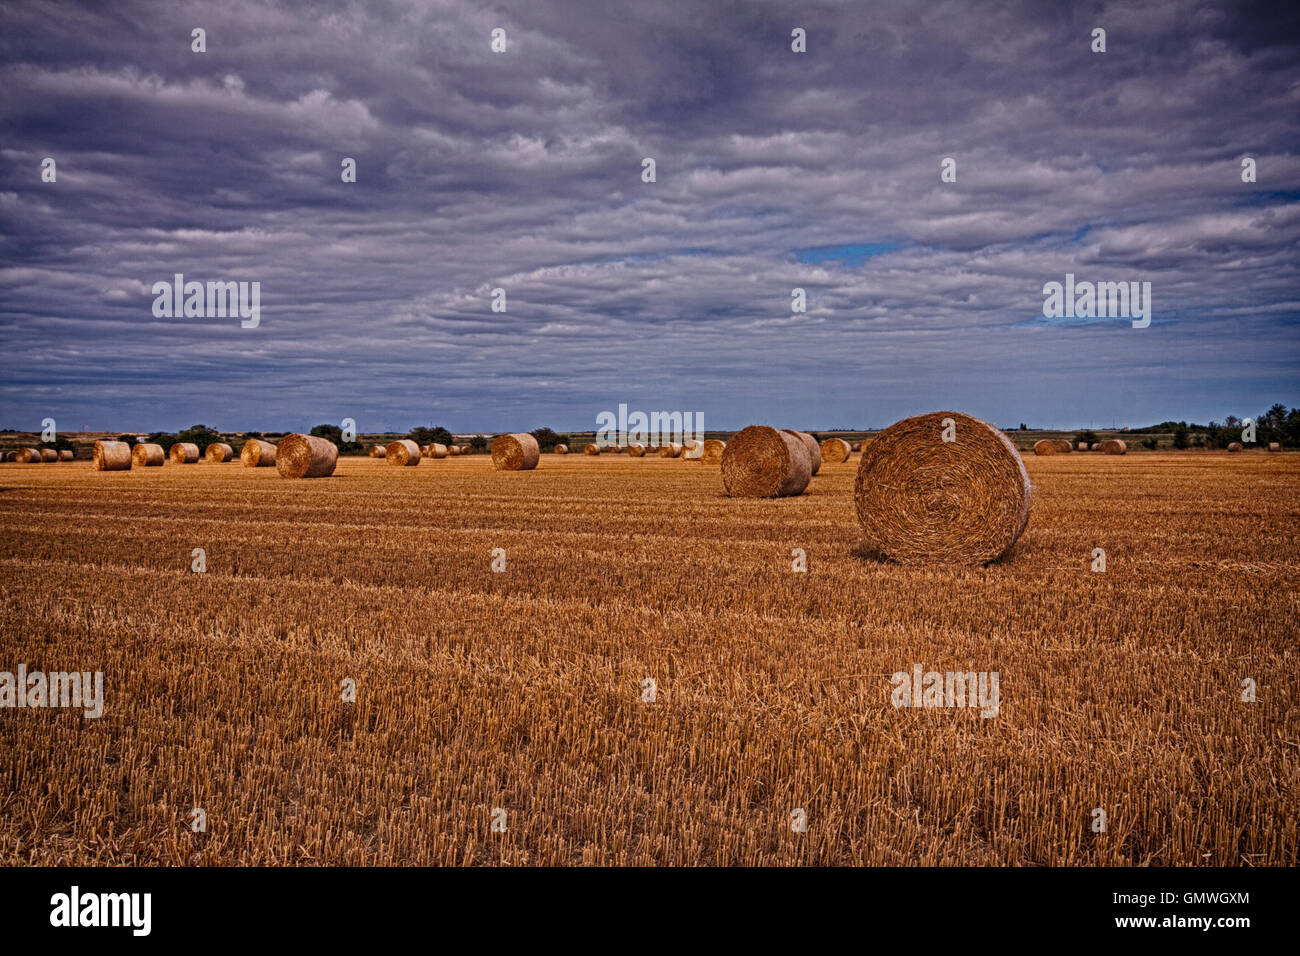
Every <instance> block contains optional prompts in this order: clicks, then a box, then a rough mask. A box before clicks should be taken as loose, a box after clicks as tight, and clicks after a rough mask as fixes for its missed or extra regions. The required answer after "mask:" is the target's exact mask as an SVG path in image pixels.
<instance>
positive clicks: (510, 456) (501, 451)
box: [492, 432, 539, 471]
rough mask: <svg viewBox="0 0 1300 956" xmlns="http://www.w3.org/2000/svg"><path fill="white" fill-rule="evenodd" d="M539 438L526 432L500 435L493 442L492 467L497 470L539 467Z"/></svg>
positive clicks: (526, 469) (519, 469)
mask: <svg viewBox="0 0 1300 956" xmlns="http://www.w3.org/2000/svg"><path fill="white" fill-rule="evenodd" d="M538 457H539V452H538V448H537V439H536V438H534V437H533V436H532V435H529V434H528V433H526V432H517V433H515V434H513V435H498V436H497V437H496V440H495V441H493V442H492V467H493V468H495V469H496V470H497V471H529V470H531V469H533V468H536V467H537V459H538Z"/></svg>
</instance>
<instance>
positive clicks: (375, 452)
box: [370, 445, 388, 458]
mask: <svg viewBox="0 0 1300 956" xmlns="http://www.w3.org/2000/svg"><path fill="white" fill-rule="evenodd" d="M387 456H388V446H387V445H371V446H370V457H371V458H385V457H387Z"/></svg>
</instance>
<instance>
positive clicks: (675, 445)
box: [659, 441, 682, 458]
mask: <svg viewBox="0 0 1300 956" xmlns="http://www.w3.org/2000/svg"><path fill="white" fill-rule="evenodd" d="M659 457H660V458H681V457H682V443H681V442H676V441H671V442H669V443H668V444H667V445H660V446H659Z"/></svg>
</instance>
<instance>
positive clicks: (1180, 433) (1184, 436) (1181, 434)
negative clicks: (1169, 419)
mask: <svg viewBox="0 0 1300 956" xmlns="http://www.w3.org/2000/svg"><path fill="white" fill-rule="evenodd" d="M1190 444H1191V441H1190V439H1189V438H1188V432H1187V426H1186V425H1183V424H1178V425H1175V426H1174V447H1175V448H1178V449H1183V448H1186V447H1187V446H1188V445H1190Z"/></svg>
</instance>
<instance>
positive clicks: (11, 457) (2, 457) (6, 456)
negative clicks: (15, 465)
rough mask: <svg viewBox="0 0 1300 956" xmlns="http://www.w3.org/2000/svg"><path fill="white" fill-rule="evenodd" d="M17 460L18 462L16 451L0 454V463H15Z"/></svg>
mask: <svg viewBox="0 0 1300 956" xmlns="http://www.w3.org/2000/svg"><path fill="white" fill-rule="evenodd" d="M17 460H18V452H16V451H7V452H4V453H3V454H0V461H17Z"/></svg>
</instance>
